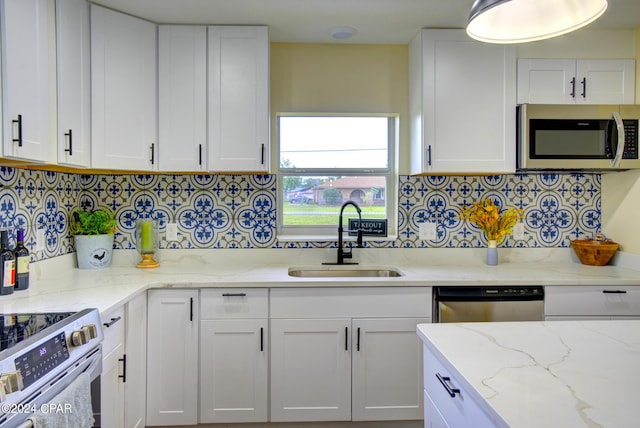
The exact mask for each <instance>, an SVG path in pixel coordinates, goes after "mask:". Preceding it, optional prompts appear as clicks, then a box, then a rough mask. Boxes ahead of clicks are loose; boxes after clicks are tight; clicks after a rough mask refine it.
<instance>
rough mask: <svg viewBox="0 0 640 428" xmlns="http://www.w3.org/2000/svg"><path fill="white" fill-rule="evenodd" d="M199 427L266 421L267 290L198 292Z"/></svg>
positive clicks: (211, 290) (213, 290) (267, 359)
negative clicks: (199, 305)
mask: <svg viewBox="0 0 640 428" xmlns="http://www.w3.org/2000/svg"><path fill="white" fill-rule="evenodd" d="M200 301H201V321H200V376H199V379H200V396H199V402H200V420H199V422H200V423H231V422H266V421H267V420H268V405H267V403H268V381H267V374H268V363H269V358H268V355H269V329H268V327H269V322H268V321H269V320H268V290H267V289H206V290H202V291H201V295H200Z"/></svg>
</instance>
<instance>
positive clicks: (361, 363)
mask: <svg viewBox="0 0 640 428" xmlns="http://www.w3.org/2000/svg"><path fill="white" fill-rule="evenodd" d="M424 322H428V320H427V319H425V318H398V319H394V318H387V319H384V318H382V319H356V320H353V329H352V335H353V339H352V343H353V352H352V353H353V386H352V391H353V403H352V408H353V414H352V418H353V420H354V421H364V420H399V419H420V418H421V417H422V413H423V409H422V404H423V397H422V395H423V387H422V342H421V341H420V339H419V338H418V336H417V335H416V325H417V324H420V323H424Z"/></svg>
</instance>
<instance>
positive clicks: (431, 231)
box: [419, 222, 438, 240]
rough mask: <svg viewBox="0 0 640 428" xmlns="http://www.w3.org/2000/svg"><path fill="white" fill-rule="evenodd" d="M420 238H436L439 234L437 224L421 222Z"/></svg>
mask: <svg viewBox="0 0 640 428" xmlns="http://www.w3.org/2000/svg"><path fill="white" fill-rule="evenodd" d="M419 232H420V239H422V240H434V239H436V238H437V236H438V231H437V227H436V224H435V223H433V222H426V223H420V231H419Z"/></svg>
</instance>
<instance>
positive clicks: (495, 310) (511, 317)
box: [433, 286, 544, 323]
mask: <svg viewBox="0 0 640 428" xmlns="http://www.w3.org/2000/svg"><path fill="white" fill-rule="evenodd" d="M542 320H544V288H543V287H542V286H500V287H485V286H450V287H433V322H440V323H446V322H487V321H542Z"/></svg>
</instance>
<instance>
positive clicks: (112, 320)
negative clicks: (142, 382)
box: [102, 317, 121, 328]
mask: <svg viewBox="0 0 640 428" xmlns="http://www.w3.org/2000/svg"><path fill="white" fill-rule="evenodd" d="M120 318H121V317H115V318H111V321H109V322H104V323H102V325H103V326H105V327H107V328H109V327H111V326H112V325H114V324H115V323H117V322H118V321H120Z"/></svg>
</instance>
